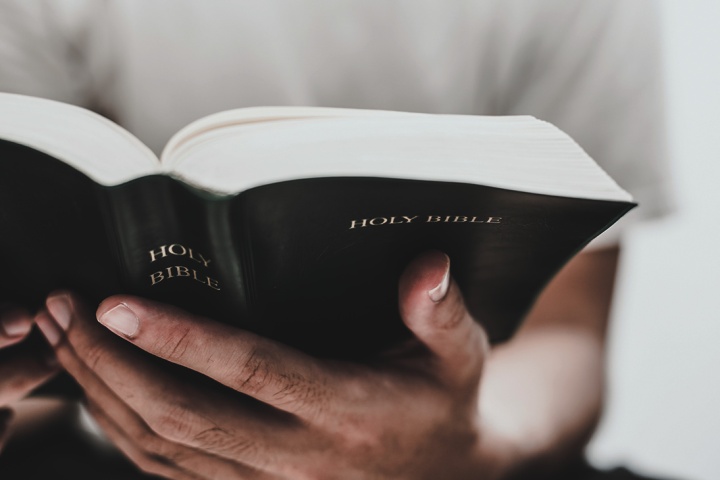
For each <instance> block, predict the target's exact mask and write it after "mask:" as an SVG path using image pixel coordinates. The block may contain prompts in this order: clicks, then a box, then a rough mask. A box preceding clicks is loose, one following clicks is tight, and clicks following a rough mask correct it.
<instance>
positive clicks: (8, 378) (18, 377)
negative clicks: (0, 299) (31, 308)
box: [0, 305, 58, 451]
mask: <svg viewBox="0 0 720 480" xmlns="http://www.w3.org/2000/svg"><path fill="white" fill-rule="evenodd" d="M32 326H33V317H32V315H30V313H29V312H28V311H27V310H24V309H21V308H16V307H11V306H8V305H5V306H3V307H0V451H2V448H3V446H4V445H5V443H6V442H7V437H8V434H9V431H10V423H11V422H10V421H11V419H12V417H13V412H12V409H11V408H9V405H11V404H13V403H15V402H17V401H18V400H20V399H22V398H23V397H25V396H26V395H27V394H28V393H30V392H31V391H32V390H34V389H35V388H36V387H38V386H39V385H41V384H42V383H44V382H46V381H47V380H49V379H50V378H51V377H52V376H53V375H54V374H55V373H56V372H57V371H58V365H57V362H56V361H55V360H54V356H52V355H51V356H49V357H48V356H47V354H44V353H43V352H39V351H37V350H36V349H35V348H33V347H31V346H30V345H28V344H26V343H23V340H25V339H26V338H27V337H28V335H29V334H30V331H31V330H32ZM11 347H12V348H11Z"/></svg>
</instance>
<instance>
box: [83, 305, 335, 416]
mask: <svg viewBox="0 0 720 480" xmlns="http://www.w3.org/2000/svg"><path fill="white" fill-rule="evenodd" d="M97 317H98V320H99V321H100V323H102V324H104V325H105V326H107V327H108V328H109V329H110V330H112V331H113V332H115V333H116V334H118V335H119V336H121V337H123V338H125V339H127V340H129V341H131V342H132V343H134V344H135V345H137V346H139V347H140V348H142V349H143V350H146V351H147V352H149V353H152V354H153V355H156V356H158V357H160V358H164V359H166V360H169V361H171V362H173V363H177V364H179V365H182V366H184V367H187V368H190V369H192V370H195V371H196V372H200V373H202V374H203V375H206V376H208V377H210V378H212V379H214V380H216V381H218V382H220V383H222V384H223V385H225V386H227V387H230V388H232V389H233V390H236V391H238V392H241V393H244V394H246V395H249V396H251V397H254V398H256V399H257V400H260V401H261V402H263V403H266V404H268V405H271V406H273V407H276V408H279V409H281V410H285V411H287V412H290V413H293V414H297V415H301V416H303V415H304V416H313V415H314V414H316V413H317V412H318V411H319V410H322V409H323V408H325V407H326V406H327V405H328V403H329V399H328V397H329V395H330V387H329V385H332V384H333V382H332V379H331V378H330V372H329V370H328V369H327V368H328V367H322V366H321V365H320V364H319V362H318V361H317V360H315V359H313V358H311V357H309V356H307V355H304V354H302V353H300V352H298V351H296V350H294V349H291V348H289V347H286V346H283V345H280V344H278V343H276V342H273V341H271V340H268V339H265V338H262V337H259V336H257V335H253V334H252V333H249V332H246V331H243V330H240V329H238V328H235V327H231V326H228V325H224V324H221V323H218V322H215V321H212V320H209V319H207V318H201V317H197V316H194V315H191V314H188V313H186V312H184V311H182V310H179V309H177V308H174V307H170V306H167V305H162V304H159V303H155V302H151V301H149V300H144V299H141V298H137V297H129V296H115V297H110V298H109V299H107V300H105V301H104V302H103V303H102V304H101V305H100V308H98V311H97Z"/></svg>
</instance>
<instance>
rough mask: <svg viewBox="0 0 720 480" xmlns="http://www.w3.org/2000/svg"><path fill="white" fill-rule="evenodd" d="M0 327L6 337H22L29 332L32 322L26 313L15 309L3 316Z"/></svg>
mask: <svg viewBox="0 0 720 480" xmlns="http://www.w3.org/2000/svg"><path fill="white" fill-rule="evenodd" d="M0 327H1V328H2V329H3V331H4V332H5V334H6V335H7V336H8V337H22V336H23V335H25V334H27V333H28V332H29V331H30V329H31V328H32V322H31V321H30V320H29V318H28V314H27V312H25V311H23V310H20V309H17V310H11V311H9V312H7V313H5V314H3V316H2V322H0Z"/></svg>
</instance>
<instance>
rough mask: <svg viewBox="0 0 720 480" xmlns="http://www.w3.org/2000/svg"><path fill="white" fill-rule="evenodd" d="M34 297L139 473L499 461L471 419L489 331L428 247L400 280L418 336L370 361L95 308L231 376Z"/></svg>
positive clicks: (402, 475)
mask: <svg viewBox="0 0 720 480" xmlns="http://www.w3.org/2000/svg"><path fill="white" fill-rule="evenodd" d="M47 305H48V309H49V314H48V313H43V314H40V315H39V316H38V317H37V319H36V320H37V323H38V325H39V326H40V328H41V329H42V331H43V332H44V333H45V335H46V337H47V338H48V340H49V341H50V343H52V344H53V345H54V346H55V349H56V351H57V355H58V358H59V359H60V362H61V363H62V364H63V366H64V367H65V368H66V369H67V370H68V372H70V374H71V375H73V376H74V377H75V378H76V379H77V380H78V382H79V383H80V384H81V385H82V387H83V388H84V390H85V392H86V394H87V397H88V400H89V405H90V408H91V411H92V413H93V415H94V417H95V418H96V419H97V420H98V421H99V423H100V424H101V426H102V427H103V428H104V430H105V432H106V433H107V434H108V436H109V437H110V438H111V439H112V440H113V441H114V442H115V443H116V444H117V445H118V446H119V447H120V448H121V449H122V450H123V451H124V452H125V453H126V454H127V455H128V456H129V457H130V458H131V459H132V460H133V461H134V462H136V463H137V464H138V465H139V466H140V467H141V468H143V469H144V470H146V471H149V472H151V473H155V474H159V475H162V476H167V477H170V478H190V477H191V476H192V475H198V476H200V477H203V478H204V477H208V478H210V477H219V478H225V479H233V478H310V477H313V478H314V477H315V476H317V475H321V474H322V472H330V471H332V472H334V474H335V475H337V476H338V477H339V478H365V477H368V478H370V477H372V478H377V476H378V475H380V476H383V477H388V478H389V477H392V478H396V479H413V480H419V479H424V478H427V479H437V478H453V479H462V478H468V479H469V478H473V479H475V478H477V473H478V472H486V476H485V477H483V478H497V476H498V475H499V469H500V467H501V464H502V463H503V462H504V461H508V460H510V459H509V458H505V457H506V456H509V455H510V452H511V451H512V450H513V447H512V446H511V445H506V444H505V443H504V442H503V441H502V439H501V438H494V437H493V432H490V431H488V430H487V429H485V428H483V422H481V421H479V420H478V407H477V405H478V398H477V396H478V386H479V383H480V378H481V371H482V368H483V364H484V362H485V359H486V355H487V353H488V340H487V336H486V334H485V332H484V331H483V330H482V328H481V327H480V326H479V325H478V324H477V323H476V322H475V321H474V320H473V319H472V318H471V317H470V315H469V313H468V312H467V310H466V309H465V308H464V305H463V300H462V296H461V293H460V290H459V288H458V286H457V284H455V282H454V281H453V280H452V279H451V278H450V276H449V261H448V258H447V256H445V255H444V254H441V253H439V252H431V253H428V254H426V255H424V256H422V257H420V258H418V259H416V260H415V261H414V262H413V263H412V264H411V265H410V266H409V267H408V269H407V270H406V271H405V273H404V275H403V277H402V279H401V281H400V310H401V312H402V317H403V320H404V322H405V324H406V325H407V326H408V327H409V328H410V329H411V331H412V332H413V333H414V334H415V338H414V339H413V340H411V341H409V342H408V343H407V344H406V345H404V346H403V347H402V348H398V349H396V350H395V351H394V352H392V353H388V354H386V355H385V356H384V357H382V358H379V359H377V361H375V362H373V363H372V364H367V365H361V364H355V363H347V362H341V361H331V360H320V359H316V358H313V357H310V356H307V355H306V354H303V353H301V352H299V351H297V350H294V349H291V348H289V347H286V346H284V345H282V344H279V343H276V342H273V341H271V340H268V339H265V338H262V337H259V336H256V335H254V334H251V333H249V332H245V331H242V330H239V329H237V328H233V327H230V326H227V325H225V324H222V323H217V322H213V321H210V320H208V319H201V318H198V317H196V316H194V315H190V314H187V313H185V312H182V311H180V310H178V309H176V308H174V307H166V306H163V305H161V304H158V303H155V302H151V301H148V300H143V299H140V298H136V297H129V296H116V297H111V298H109V299H107V300H106V301H105V302H103V304H102V305H101V306H100V308H99V309H98V312H97V313H98V319H99V321H100V322H101V323H103V324H105V325H106V326H107V327H108V328H109V329H110V330H112V331H113V332H115V333H116V334H117V335H118V336H120V337H122V338H124V339H125V340H127V341H129V342H131V343H132V344H134V345H136V346H137V347H140V348H141V349H143V350H145V351H147V352H149V353H150V354H152V355H155V356H158V357H160V358H162V359H164V360H167V361H169V362H172V363H174V364H177V365H180V366H182V367H185V368H187V369H189V370H192V371H195V372H197V373H199V374H201V375H202V376H204V377H207V378H210V379H212V380H213V381H214V382H217V383H218V384H222V385H224V386H225V387H229V389H230V390H228V389H227V388H225V389H219V388H213V386H212V385H211V386H208V384H207V382H203V383H197V382H196V383H193V382H189V381H188V378H187V377H186V376H183V375H180V376H178V375H176V373H177V371H176V370H173V369H171V368H168V366H167V365H158V364H156V363H154V362H152V361H149V360H148V357H147V356H145V355H143V354H142V352H140V351H139V350H137V349H135V348H134V347H130V348H128V347H129V346H128V345H127V344H123V342H120V341H118V340H116V339H115V338H113V336H112V335H109V334H108V333H107V332H106V331H104V330H103V329H102V328H101V327H100V326H99V325H97V323H96V322H95V321H94V319H93V318H92V317H93V315H92V313H91V312H90V311H88V310H87V309H86V308H85V306H84V305H83V304H82V303H81V301H80V300H79V299H78V298H77V297H76V296H74V295H71V294H68V293H59V294H55V295H53V296H51V297H50V298H49V299H48V302H47ZM207 378H206V380H207ZM215 386H219V385H215ZM233 390H234V391H235V392H239V393H241V394H243V395H242V396H238V395H237V394H236V393H235V392H233ZM244 396H247V397H251V398H253V399H255V400H256V401H252V402H248V401H247V397H244ZM146 424H147V426H146ZM148 427H149V429H148ZM398 445H402V447H403V448H396V447H397V446H398ZM193 478H194V477H193Z"/></svg>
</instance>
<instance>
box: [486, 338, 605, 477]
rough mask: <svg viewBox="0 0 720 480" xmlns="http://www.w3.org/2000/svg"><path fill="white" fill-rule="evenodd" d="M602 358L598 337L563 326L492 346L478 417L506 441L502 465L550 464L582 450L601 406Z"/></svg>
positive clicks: (538, 469) (550, 467) (544, 467)
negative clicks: (502, 344) (563, 327)
mask: <svg viewBox="0 0 720 480" xmlns="http://www.w3.org/2000/svg"><path fill="white" fill-rule="evenodd" d="M603 359H604V355H603V348H602V345H601V344H600V343H599V342H598V341H597V339H596V338H594V337H592V336H589V335H587V334H586V333H584V332H582V331H566V330H561V329H557V330H547V331H542V332H533V334H528V335H525V336H523V337H522V338H518V339H517V341H514V342H512V343H511V344H508V345H506V346H504V347H501V348H498V349H496V350H494V351H493V352H492V353H491V355H490V357H489V359H488V362H487V363H486V366H485V372H484V375H483V379H482V384H481V394H480V418H481V419H483V420H484V421H485V422H486V425H485V426H486V429H485V431H489V432H494V435H493V437H494V438H496V439H499V441H501V442H504V443H505V444H506V445H508V446H509V448H508V449H507V450H508V455H507V456H506V458H505V463H506V464H507V468H505V469H504V470H510V471H514V470H517V469H520V470H523V471H524V470H526V469H530V468H532V470H533V471H534V472H535V473H537V474H539V473H540V472H541V471H547V472H552V471H553V470H554V469H555V466H556V465H559V464H563V463H566V462H567V461H568V460H570V459H572V457H574V456H577V455H578V454H579V453H580V452H581V451H582V448H583V447H584V446H585V444H586V443H587V441H588V439H589V438H590V435H591V434H592V432H593V430H594V427H595V425H596V423H597V420H598V418H599V416H600V411H601V408H602V396H603V392H602V388H603V375H604V373H603V363H604V360H603ZM488 440H489V441H492V437H491V438H490V439H488Z"/></svg>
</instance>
